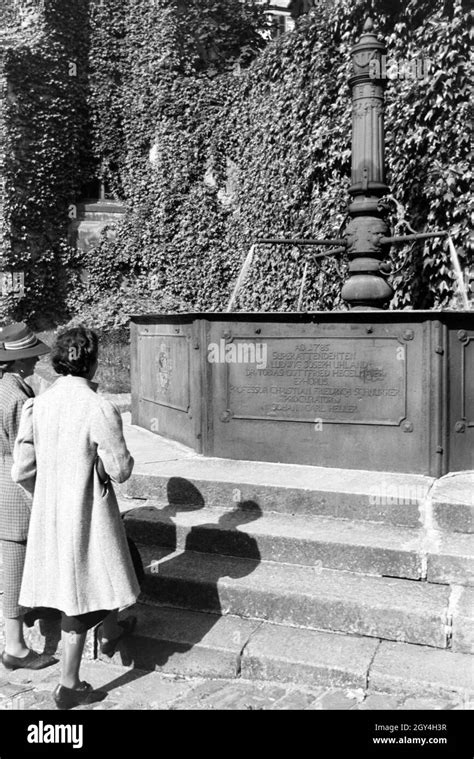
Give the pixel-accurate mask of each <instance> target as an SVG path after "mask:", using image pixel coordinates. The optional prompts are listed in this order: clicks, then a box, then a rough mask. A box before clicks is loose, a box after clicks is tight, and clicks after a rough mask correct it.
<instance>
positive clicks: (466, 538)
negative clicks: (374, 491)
mask: <svg viewBox="0 0 474 759" xmlns="http://www.w3.org/2000/svg"><path fill="white" fill-rule="evenodd" d="M135 503H136V502H135ZM139 503H140V502H139ZM125 521H126V525H127V532H128V534H129V535H130V537H132V538H133V539H134V540H135V541H137V542H139V543H143V544H147V545H156V546H165V547H171V548H172V549H173V550H174V549H175V548H179V549H185V548H186V549H187V550H190V551H199V552H201V553H214V554H221V555H226V556H239V557H241V558H250V559H252V558H259V559H262V560H265V561H275V562H283V563H286V564H301V565H307V566H323V567H326V568H328V569H341V570H347V571H349V572H359V573H363V574H369V575H380V576H389V577H401V578H406V579H413V580H419V579H428V581H429V582H435V583H440V584H449V583H451V582H453V583H459V584H463V585H474V536H472V535H450V534H448V535H444V534H443V533H439V532H435V531H431V532H427V531H425V530H422V529H415V528H404V527H397V526H394V525H384V524H380V523H369V522H353V521H349V520H342V519H334V518H330V517H315V516H299V515H287V514H276V513H262V512H261V511H260V509H259V507H257V506H256V505H254V506H253V508H252V507H251V505H250V504H248V505H247V507H246V508H245V507H243V506H240V507H239V506H237V507H236V508H235V509H233V510H232V511H229V510H225V509H217V508H214V509H206V508H201V509H198V508H196V509H194V510H192V509H188V510H183V509H182V508H181V510H180V507H172V506H169V505H168V506H162V505H161V504H159V503H153V502H151V501H148V502H147V505H146V506H143V507H142V508H133V509H131V510H130V512H129V513H128V514H127V516H126V518H125Z"/></svg>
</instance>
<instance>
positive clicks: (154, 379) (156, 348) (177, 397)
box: [139, 334, 191, 412]
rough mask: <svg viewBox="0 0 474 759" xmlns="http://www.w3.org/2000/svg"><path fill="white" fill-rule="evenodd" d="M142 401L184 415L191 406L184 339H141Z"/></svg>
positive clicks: (169, 337) (153, 336)
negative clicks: (182, 412) (181, 412)
mask: <svg viewBox="0 0 474 759" xmlns="http://www.w3.org/2000/svg"><path fill="white" fill-rule="evenodd" d="M139 339H140V341H141V346H142V347H141V349H140V375H141V377H142V383H143V396H142V397H143V400H145V401H150V402H152V403H157V404H158V405H160V406H166V407H167V408H171V409H175V410H177V411H184V412H187V411H188V410H189V406H190V389H191V378H190V362H189V346H188V340H187V339H186V337H185V336H184V335H179V336H174V335H166V334H162V335H160V334H153V335H150V336H144V335H140V338H139Z"/></svg>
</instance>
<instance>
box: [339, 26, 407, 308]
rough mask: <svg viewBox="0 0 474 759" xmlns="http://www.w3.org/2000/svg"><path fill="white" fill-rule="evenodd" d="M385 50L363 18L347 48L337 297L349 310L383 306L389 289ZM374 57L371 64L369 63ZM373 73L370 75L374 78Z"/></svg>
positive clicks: (390, 290)
mask: <svg viewBox="0 0 474 759" xmlns="http://www.w3.org/2000/svg"><path fill="white" fill-rule="evenodd" d="M385 54H386V48H385V46H384V44H383V43H382V42H380V41H379V40H378V39H377V37H376V35H375V34H374V33H373V24H372V21H371V19H367V21H366V22H365V25H364V31H363V34H362V36H361V38H360V40H359V42H358V43H357V44H356V45H355V46H354V47H353V49H352V76H351V78H350V79H349V85H350V87H351V90H352V186H351V188H350V190H349V192H350V194H351V196H352V202H351V204H350V206H349V214H350V216H351V221H350V222H349V224H348V226H347V228H346V235H345V236H346V242H347V251H348V255H349V259H350V264H349V279H348V280H347V282H346V283H345V285H344V287H343V289H342V293H341V295H342V298H343V299H344V300H345V301H346V303H348V304H349V305H350V306H351V308H353V309H367V308H369V309H370V308H375V309H380V308H383V307H384V306H385V305H386V304H388V302H389V301H390V300H391V298H392V296H393V294H394V293H393V289H392V288H391V286H390V285H389V283H388V282H387V280H386V277H385V275H386V274H387V273H388V267H387V264H384V263H383V261H384V259H385V260H386V259H387V257H388V252H389V244H387V243H384V244H382V242H381V240H382V238H386V237H388V236H389V234H390V230H389V227H388V225H387V223H386V221H385V219H384V218H383V215H382V209H380V210H379V209H378V203H379V200H380V198H381V197H382V196H383V195H386V194H387V193H388V192H389V188H388V187H387V185H386V184H385V158H384V142H385V138H384V89H385V86H386V80H384V79H382V78H378V77H380V73H381V71H382V66H381V57H382V55H385ZM372 61H374V62H375V63H371V62H372ZM374 75H375V76H374Z"/></svg>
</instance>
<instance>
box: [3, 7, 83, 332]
mask: <svg viewBox="0 0 474 759" xmlns="http://www.w3.org/2000/svg"><path fill="white" fill-rule="evenodd" d="M30 5H31V3H30ZM26 10H28V3H27V4H26ZM36 10H37V13H39V11H38V9H37V8H36ZM42 14H43V15H42V17H41V19H40V20H41V24H39V23H38V24H36V25H35V27H34V29H35V34H34V35H33V36H27V35H24V36H23V41H22V43H21V44H19V45H17V46H16V47H12V48H10V49H9V50H7V53H6V55H5V64H4V68H5V77H6V80H7V82H8V96H7V100H6V107H5V130H6V135H5V205H4V220H5V230H6V243H7V245H6V250H5V252H4V256H3V259H4V264H5V265H6V266H7V267H8V268H10V269H13V270H21V271H23V272H24V273H25V291H26V298H25V300H23V301H20V303H19V305H18V307H17V308H16V309H15V310H14V313H13V315H14V316H15V317H16V318H24V317H28V318H30V319H31V320H32V321H34V322H39V323H41V322H42V321H44V320H45V318H47V317H49V315H51V316H52V315H56V316H60V315H61V313H62V312H63V309H62V308H61V303H60V302H59V300H58V295H59V294H60V293H62V292H64V290H65V289H67V279H66V277H65V272H64V269H63V264H64V262H65V261H67V260H68V257H69V250H68V246H67V242H66V241H67V225H68V221H69V218H68V208H69V206H70V204H71V203H73V202H74V200H75V197H76V196H77V194H78V193H79V190H80V187H81V182H82V181H83V177H84V175H85V174H86V173H87V165H88V147H87V140H88V137H87V135H88V131H89V130H88V125H87V108H86V94H87V67H86V60H87V0H77V1H76V2H75V3H74V7H72V5H70V4H68V3H64V2H62V0H47V3H46V4H45V6H44V8H43V10H42ZM24 21H25V19H24ZM78 30H80V31H78ZM74 67H76V68H74Z"/></svg>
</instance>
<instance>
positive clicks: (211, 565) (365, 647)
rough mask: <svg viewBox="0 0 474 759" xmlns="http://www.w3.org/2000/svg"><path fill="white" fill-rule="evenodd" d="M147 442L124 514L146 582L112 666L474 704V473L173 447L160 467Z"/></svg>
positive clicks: (159, 452)
mask: <svg viewBox="0 0 474 759" xmlns="http://www.w3.org/2000/svg"><path fill="white" fill-rule="evenodd" d="M135 429H136V428H135ZM136 434H138V433H136ZM139 436H140V437H141V447H138V448H137V455H138V461H137V464H136V469H135V474H134V475H133V477H132V479H131V481H130V482H129V483H128V485H127V487H126V491H125V493H122V507H123V508H124V509H125V510H126V513H125V517H124V518H125V523H126V527H127V532H128V534H129V536H130V537H132V538H133V539H134V540H135V542H136V543H137V545H138V546H139V549H140V552H141V556H142V559H143V562H144V565H145V567H146V581H145V586H144V589H143V594H142V598H141V603H140V604H139V605H138V607H137V608H138V616H139V626H138V631H137V635H136V636H135V637H134V639H133V640H130V641H129V642H127V644H124V646H123V647H122V649H121V650H120V651H119V652H117V654H116V655H115V657H114V662H115V663H122V664H125V665H127V666H135V667H140V668H142V669H151V670H155V669H156V670H160V671H163V672H174V673H178V674H187V675H199V676H219V677H239V676H240V677H245V678H263V679H272V680H280V681H286V682H291V681H293V680H294V679H295V678H296V679H298V680H299V681H300V682H305V683H307V684H311V685H314V684H318V685H329V686H340V685H343V686H348V687H358V688H363V689H368V688H369V687H370V688H371V689H372V690H374V689H375V690H377V689H378V690H381V691H394V692H400V691H402V692H403V693H404V694H406V695H408V696H415V695H420V694H422V695H434V694H436V695H439V694H443V695H448V694H451V695H452V694H453V693H457V694H460V693H462V694H464V695H465V697H466V698H468V697H469V694H470V693H473V692H474V677H473V674H474V667H473V663H474V658H472V653H473V649H474V645H473V644H474V632H473V630H474V628H473V624H472V623H473V617H474V534H473V533H474V520H473V515H474V499H473V495H472V494H473V492H474V477H473V476H472V475H468V474H465V475H461V474H460V475H457V476H455V477H447V478H444V479H443V480H440V481H437V482H435V481H433V480H432V479H430V478H427V477H419V476H416V475H415V476H414V475H391V474H380V473H372V472H355V471H353V470H351V471H345V470H328V469H324V470H323V469H319V468H315V467H299V466H291V465H276V464H265V463H256V462H252V463H250V462H236V461H226V460H222V459H221V460H219V459H205V458H203V457H199V456H195V455H193V454H192V452H187V451H186V450H185V449H183V447H182V446H177V445H176V444H169V445H170V446H173V445H174V446H175V449H174V450H169V451H168V453H167V454H166V455H163V449H160V450H157V449H155V450H153V440H154V441H157V440H158V438H157V437H156V436H153V435H151V434H150V433H147V432H145V431H140V433H139ZM145 436H149V437H148V448H147V445H145V443H144V438H145ZM156 445H157V444H156V443H155V446H156ZM161 445H162V446H163V445H165V443H164V442H163V440H162V441H161ZM150 446H151V447H150ZM132 448H133V446H132ZM407 493H412V494H413V495H412V496H411V497H410V496H407ZM400 494H402V495H400ZM96 653H97V652H96Z"/></svg>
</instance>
